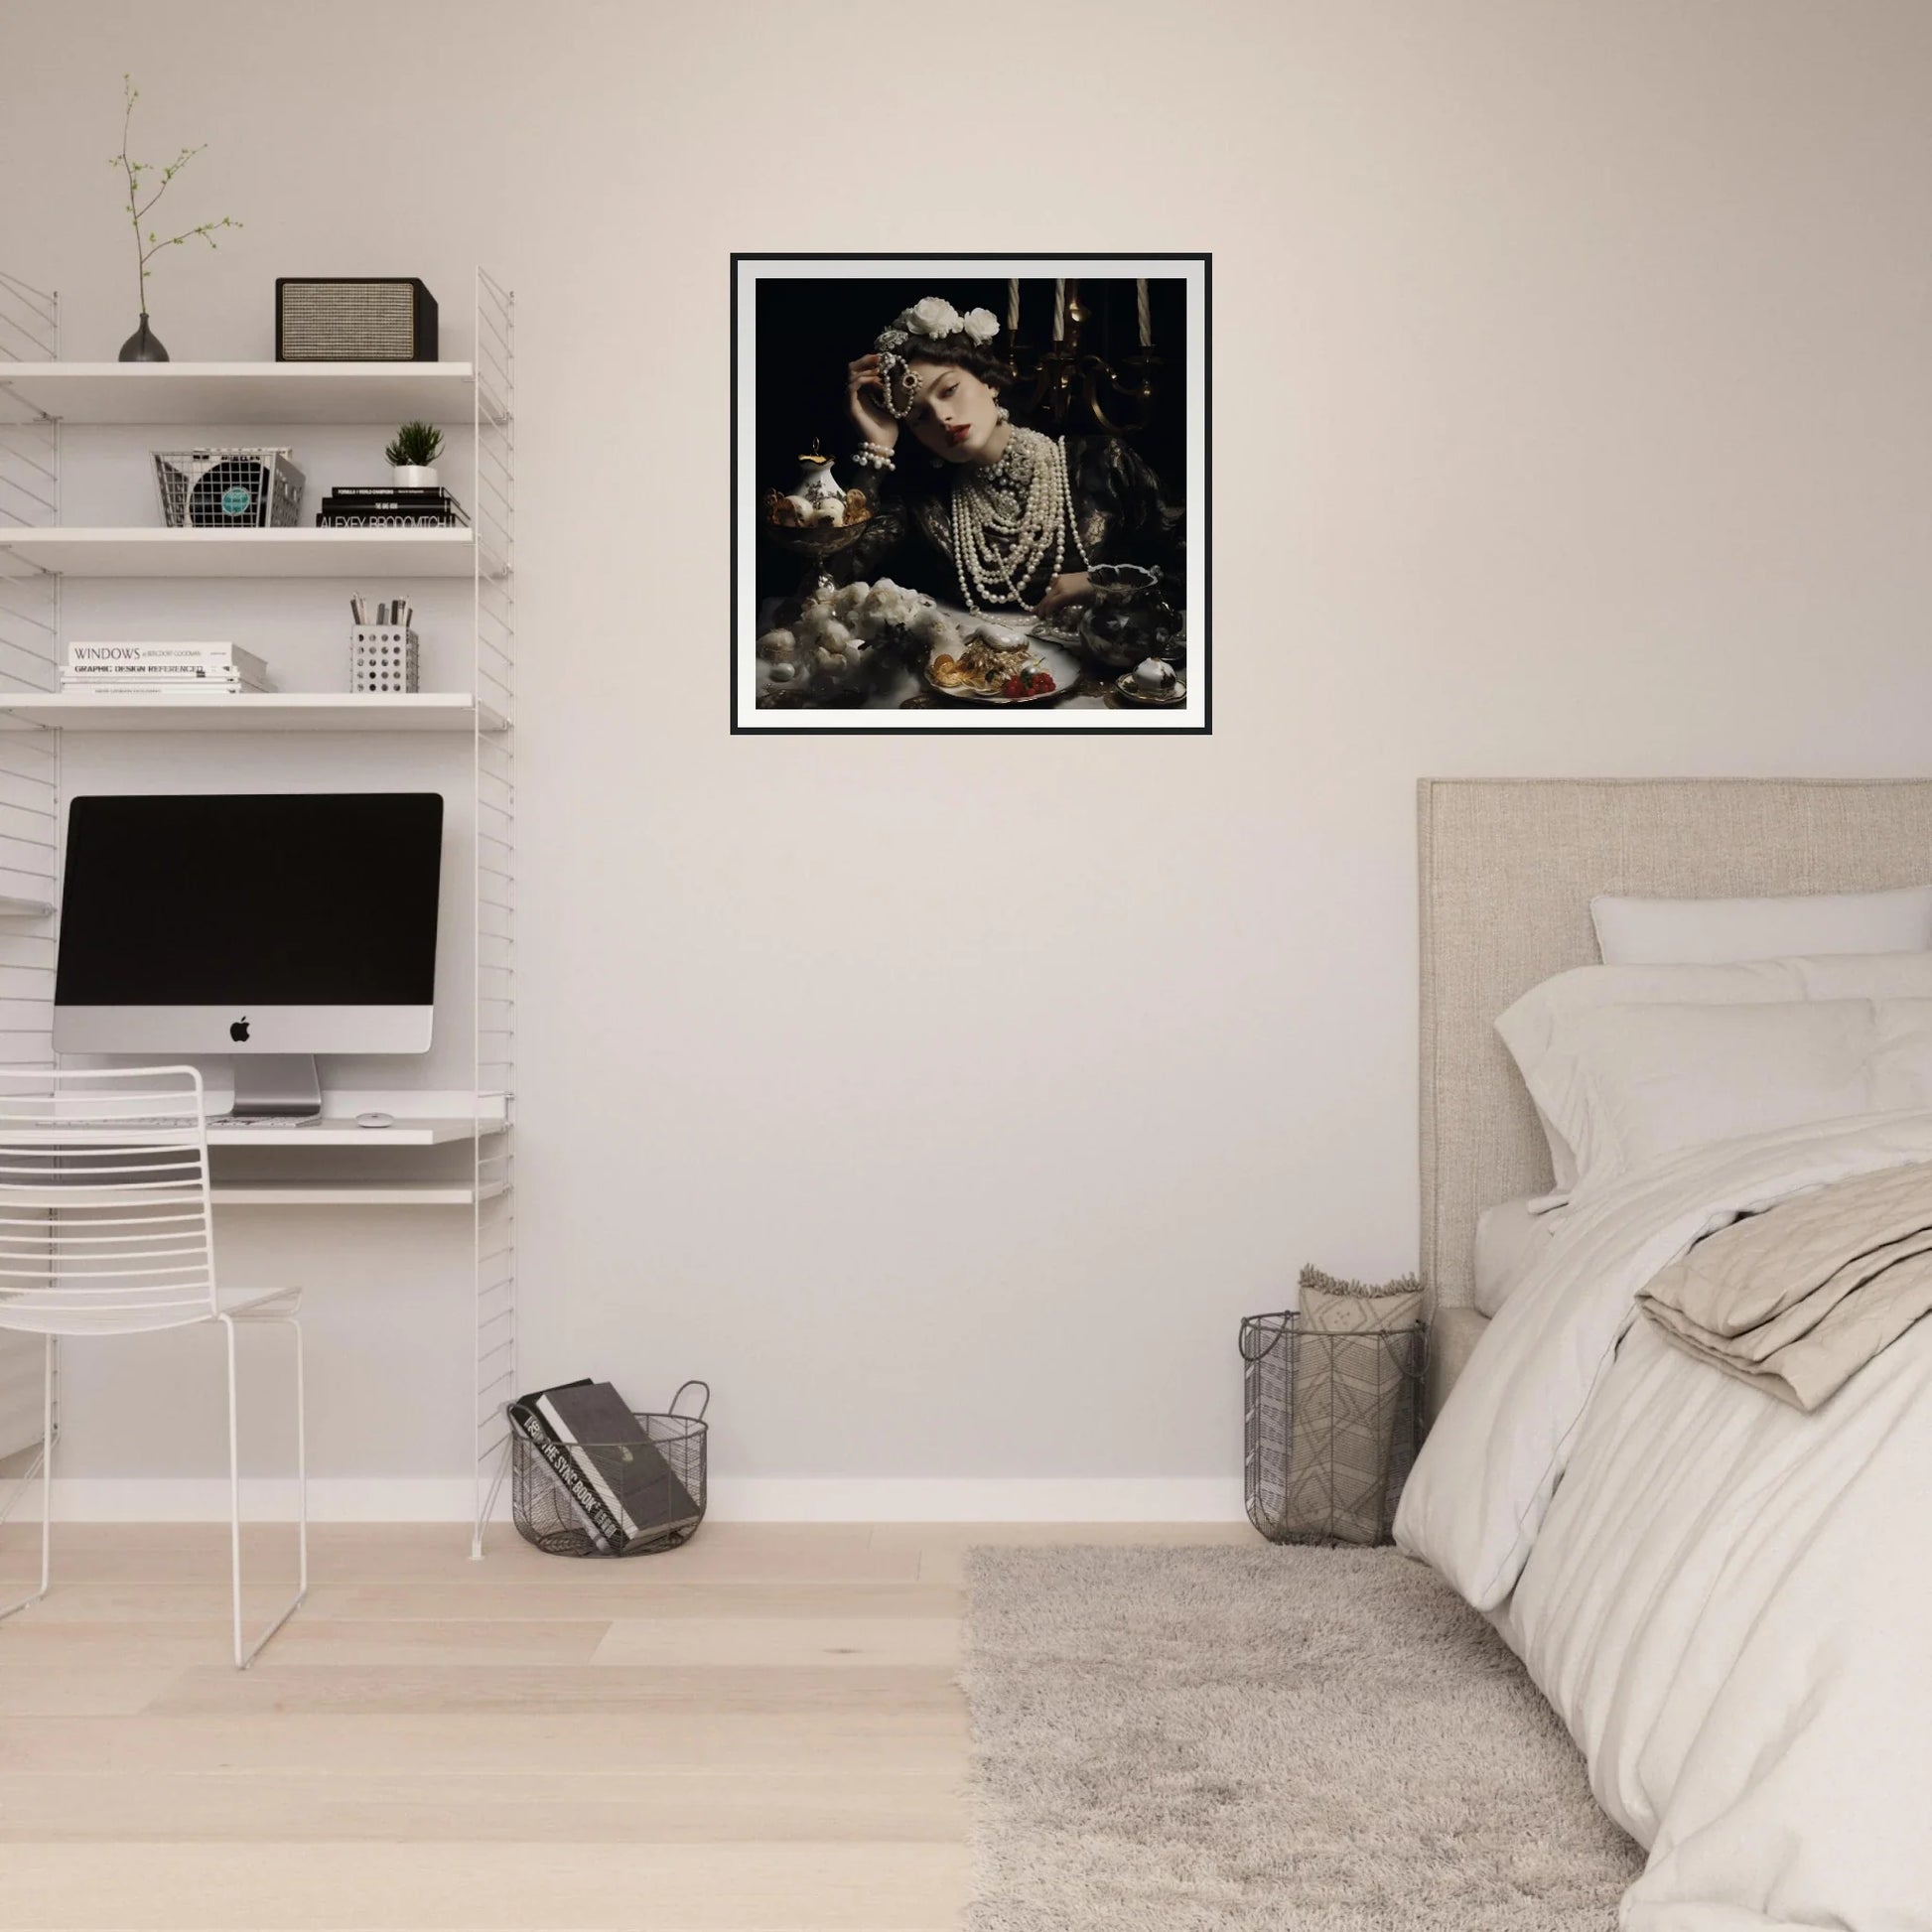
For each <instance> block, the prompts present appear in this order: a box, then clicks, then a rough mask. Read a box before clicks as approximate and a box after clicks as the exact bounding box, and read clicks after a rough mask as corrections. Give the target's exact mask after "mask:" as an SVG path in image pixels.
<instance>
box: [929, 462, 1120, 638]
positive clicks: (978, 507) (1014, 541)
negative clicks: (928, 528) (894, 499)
mask: <svg viewBox="0 0 1932 1932" xmlns="http://www.w3.org/2000/svg"><path fill="white" fill-rule="evenodd" d="M1069 530H1071V531H1072V533H1073V547H1074V549H1075V550H1077V551H1078V552H1079V555H1080V561H1081V562H1082V563H1083V564H1085V565H1086V566H1087V568H1088V569H1089V570H1091V569H1092V568H1093V564H1092V561H1091V559H1089V557H1088V556H1087V547H1086V545H1085V543H1083V542H1082V541H1081V538H1080V526H1079V523H1078V522H1077V521H1076V520H1075V517H1074V514H1073V490H1072V486H1071V484H1070V483H1068V481H1067V471H1066V438H1065V437H1063V436H1062V437H1061V438H1060V439H1059V441H1058V442H1057V443H1055V442H1054V441H1053V440H1052V439H1051V438H1050V437H1046V436H1042V435H1041V434H1040V433H1039V431H1038V430H1036V429H1015V430H1012V431H1010V432H1009V433H1008V436H1007V446H1006V448H1005V449H1004V450H1003V451H1001V453H1000V460H999V462H998V463H995V464H991V465H989V466H987V467H986V468H984V469H975V470H971V471H968V472H965V473H964V474H962V475H959V476H956V477H955V478H954V479H953V486H952V555H953V568H954V569H955V570H956V571H957V572H958V573H959V592H960V596H961V597H963V598H964V599H965V601H966V608H967V609H968V610H969V611H974V612H977V611H978V610H979V609H980V600H984V602H985V603H986V604H988V605H992V606H995V607H997V606H1001V605H1007V604H1017V605H1020V606H1022V607H1023V608H1025V607H1027V606H1030V605H1033V604H1035V603H1037V602H1038V595H1040V594H1043V593H1044V591H1045V589H1046V586H1047V585H1049V584H1051V583H1052V581H1053V579H1054V578H1055V577H1057V576H1058V575H1059V574H1060V564H1061V561H1062V559H1063V558H1064V557H1065V555H1066V535H1067V532H1068V531H1069ZM1049 553H1050V555H1049ZM1042 565H1044V566H1045V580H1044V582H1043V583H1042V584H1041V585H1040V586H1039V593H1038V594H1035V593H1033V589H1032V587H1033V582H1034V579H1035V576H1036V575H1037V574H1038V572H1039V570H1040V568H1041V566H1042ZM975 593H977V596H975Z"/></svg>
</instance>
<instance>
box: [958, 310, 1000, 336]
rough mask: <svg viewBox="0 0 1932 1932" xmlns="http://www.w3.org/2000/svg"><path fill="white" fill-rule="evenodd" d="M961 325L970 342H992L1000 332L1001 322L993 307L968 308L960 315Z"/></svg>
mask: <svg viewBox="0 0 1932 1932" xmlns="http://www.w3.org/2000/svg"><path fill="white" fill-rule="evenodd" d="M959 326H960V328H961V329H963V330H964V331H965V332H966V337H967V340H968V341H969V342H975V343H990V342H991V341H992V340H993V338H994V337H995V336H997V335H998V334H999V333H1000V325H999V322H998V320H997V319H996V318H995V316H994V314H993V311H992V310H991V309H968V310H967V311H966V313H965V314H964V315H963V316H961V317H960V319H959Z"/></svg>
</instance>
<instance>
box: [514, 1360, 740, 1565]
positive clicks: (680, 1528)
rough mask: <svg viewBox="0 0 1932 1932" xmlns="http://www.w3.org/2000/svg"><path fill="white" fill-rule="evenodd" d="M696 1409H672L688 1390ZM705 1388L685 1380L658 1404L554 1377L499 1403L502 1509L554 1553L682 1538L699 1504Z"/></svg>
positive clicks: (616, 1552) (607, 1552)
mask: <svg viewBox="0 0 1932 1932" xmlns="http://www.w3.org/2000/svg"><path fill="white" fill-rule="evenodd" d="M694 1389H696V1390H698V1391H700V1392H701V1393H700V1396H699V1400H698V1404H697V1412H696V1414H694V1415H680V1414H679V1413H678V1410H679V1407H680V1405H681V1404H682V1403H683V1402H684V1400H685V1398H686V1396H688V1395H689V1394H690V1392H691V1391H692V1390H694ZM710 1406H711V1388H710V1385H709V1384H708V1383H704V1382H696V1381H693V1382H686V1383H685V1384H684V1386H683V1387H682V1388H681V1389H679V1390H678V1392H677V1394H676V1395H674V1396H673V1397H672V1398H671V1406H670V1407H669V1409H667V1410H663V1411H651V1410H633V1409H632V1408H631V1407H630V1406H629V1405H628V1404H627V1403H626V1402H625V1401H624V1400H623V1398H622V1397H621V1395H619V1394H618V1392H617V1390H616V1389H614V1388H613V1387H612V1386H611V1384H610V1383H609V1382H592V1381H589V1380H585V1381H581V1382H565V1383H560V1384H559V1385H558V1386H557V1387H555V1388H550V1389H538V1390H535V1391H533V1392H532V1393H531V1394H529V1395H524V1396H518V1397H517V1399H516V1400H515V1401H514V1402H511V1403H509V1404H507V1405H506V1408H505V1413H506V1414H507V1416H508V1418H509V1425H510V1514H511V1516H512V1518H513V1519H514V1520H515V1523H516V1528H517V1533H518V1534H519V1535H520V1536H521V1537H522V1538H523V1540H524V1541H525V1542H526V1543H534V1544H535V1545H536V1546H537V1548H538V1549H539V1550H544V1551H547V1552H549V1554H550V1555H551V1556H553V1557H640V1556H648V1555H650V1554H652V1553H653V1552H655V1551H659V1550H675V1549H676V1548H677V1547H678V1545H679V1544H681V1543H687V1542H689V1541H690V1539H691V1537H692V1535H693V1534H694V1533H695V1532H696V1530H697V1527H698V1525H699V1524H700V1523H701V1522H703V1521H704V1511H705V1455H706V1436H707V1432H708V1425H707V1424H706V1422H705V1420H704V1416H705V1411H706V1410H707V1409H708V1408H709V1407H710Z"/></svg>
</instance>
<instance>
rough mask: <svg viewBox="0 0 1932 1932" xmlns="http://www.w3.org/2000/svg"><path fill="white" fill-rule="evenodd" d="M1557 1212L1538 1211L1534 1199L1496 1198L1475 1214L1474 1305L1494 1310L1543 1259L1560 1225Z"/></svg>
mask: <svg viewBox="0 0 1932 1932" xmlns="http://www.w3.org/2000/svg"><path fill="white" fill-rule="evenodd" d="M1563 1222H1564V1217H1563V1215H1562V1214H1561V1213H1548V1212H1542V1211H1539V1209H1538V1204H1537V1203H1536V1202H1535V1201H1529V1200H1506V1201H1498V1202H1497V1203H1496V1205H1495V1206H1494V1207H1485V1208H1484V1209H1483V1210H1482V1212H1481V1213H1480V1214H1478V1215H1477V1216H1476V1293H1475V1301H1476V1308H1477V1309H1478V1311H1480V1312H1482V1313H1483V1314H1494V1313H1495V1312H1496V1311H1497V1310H1498V1309H1500V1308H1501V1307H1502V1305H1503V1304H1504V1303H1505V1302H1507V1301H1508V1300H1509V1298H1510V1297H1511V1296H1512V1295H1513V1294H1515V1292H1516V1285H1517V1284H1518V1283H1519V1282H1520V1281H1522V1280H1523V1278H1524V1277H1525V1276H1526V1275H1528V1273H1529V1272H1530V1270H1531V1269H1532V1268H1534V1267H1535V1266H1536V1264H1537V1263H1538V1262H1539V1261H1541V1260H1542V1259H1543V1251H1544V1249H1546V1248H1547V1247H1548V1246H1549V1245H1550V1243H1551V1242H1552V1241H1554V1240H1555V1239H1556V1237H1557V1230H1558V1229H1559V1228H1560V1227H1562V1226H1563Z"/></svg>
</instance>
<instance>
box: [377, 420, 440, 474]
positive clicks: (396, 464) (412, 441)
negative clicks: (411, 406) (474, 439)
mask: <svg viewBox="0 0 1932 1932" xmlns="http://www.w3.org/2000/svg"><path fill="white" fill-rule="evenodd" d="M442 454H443V432H442V431H441V430H440V429H438V428H437V427H436V426H435V425H434V424H433V423H404V424H403V426H402V427H401V428H400V429H399V430H397V431H396V433H395V435H394V436H393V437H392V438H391V439H390V441H389V447H388V448H387V449H386V450H384V451H383V452H382V460H383V462H384V463H386V464H387V465H388V466H389V468H390V469H391V471H392V472H394V477H395V484H396V487H397V488H398V489H434V488H435V487H436V459H437V458H438V457H439V456H441V455H442Z"/></svg>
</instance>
